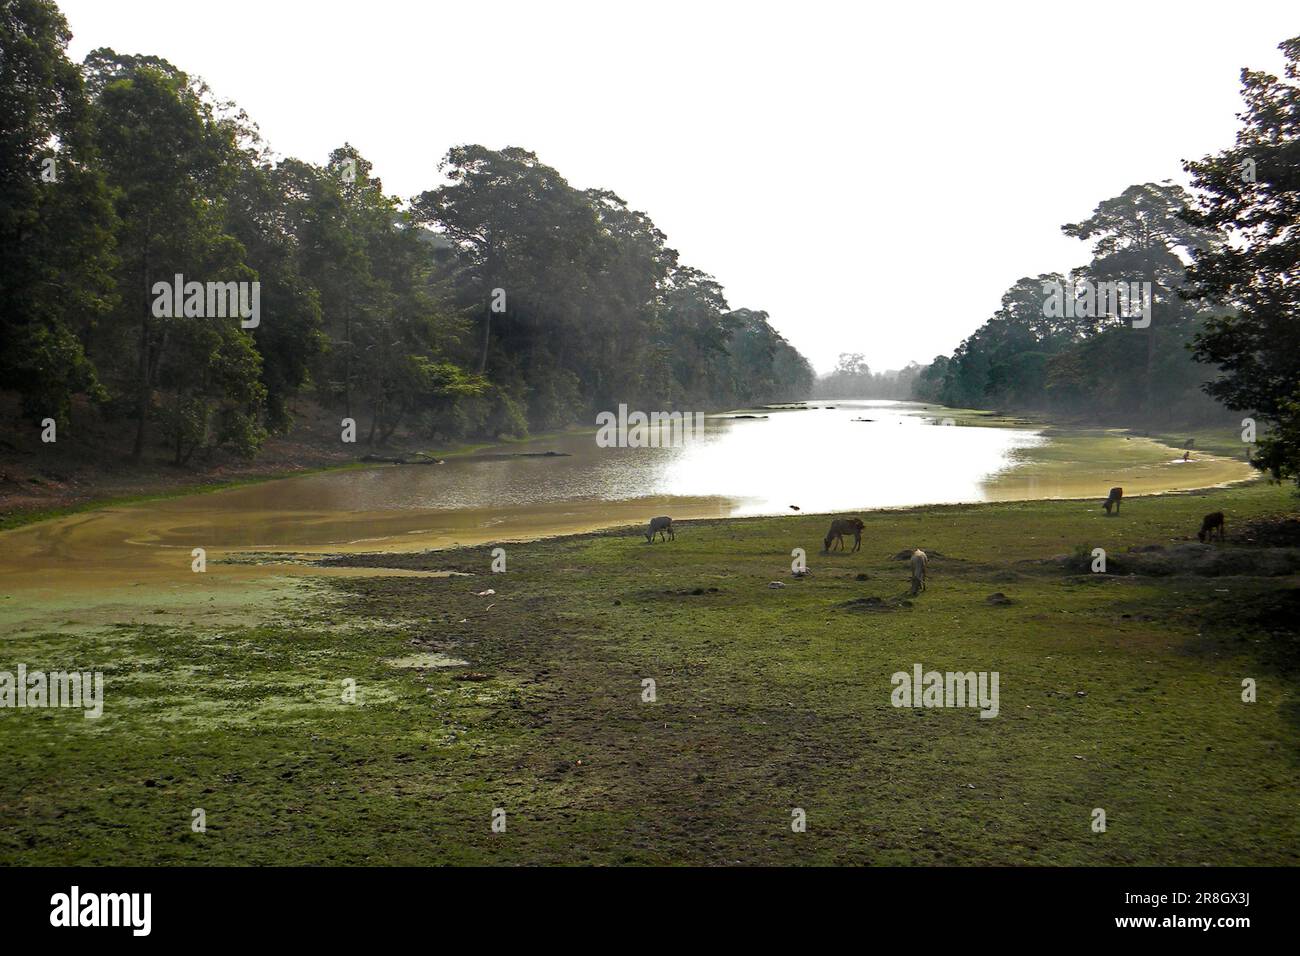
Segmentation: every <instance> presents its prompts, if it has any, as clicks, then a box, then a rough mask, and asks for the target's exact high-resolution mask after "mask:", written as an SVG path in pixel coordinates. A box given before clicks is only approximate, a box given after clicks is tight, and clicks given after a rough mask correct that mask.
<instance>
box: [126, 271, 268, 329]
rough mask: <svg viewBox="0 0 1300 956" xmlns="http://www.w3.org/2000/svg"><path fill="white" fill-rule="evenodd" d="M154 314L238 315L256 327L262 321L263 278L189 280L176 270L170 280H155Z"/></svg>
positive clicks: (244, 325)
mask: <svg viewBox="0 0 1300 956" xmlns="http://www.w3.org/2000/svg"><path fill="white" fill-rule="evenodd" d="M150 291H152V292H153V295H154V300H153V314H154V317H155V318H159V319H176V318H180V317H182V316H184V317H185V318H187V319H225V318H236V317H238V318H239V320H240V321H239V325H240V327H241V328H245V329H255V328H257V326H258V325H259V324H260V323H261V321H262V283H261V282H206V283H205V282H186V281H185V276H184V275H182V274H181V273H179V272H178V273H176V277H175V279H174V280H173V281H171V282H155V283H154V284H153V286H152V288H151V290H150Z"/></svg>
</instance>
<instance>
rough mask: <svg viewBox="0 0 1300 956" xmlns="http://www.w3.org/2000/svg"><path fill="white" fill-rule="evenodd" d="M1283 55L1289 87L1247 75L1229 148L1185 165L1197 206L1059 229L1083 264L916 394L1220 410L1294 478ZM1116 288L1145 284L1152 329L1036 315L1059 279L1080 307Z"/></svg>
mask: <svg viewBox="0 0 1300 956" xmlns="http://www.w3.org/2000/svg"><path fill="white" fill-rule="evenodd" d="M1280 48H1281V50H1282V51H1283V53H1284V55H1285V57H1286V68H1285V71H1284V76H1283V77H1281V78H1279V77H1275V76H1272V75H1270V74H1267V73H1262V72H1256V71H1251V70H1243V71H1242V84H1243V95H1244V98H1245V101H1246V109H1245V111H1244V112H1243V113H1242V114H1241V117H1240V118H1241V120H1242V128H1241V130H1240V132H1239V133H1238V136H1237V144H1236V146H1235V147H1234V148H1232V149H1229V150H1225V151H1223V152H1221V153H1219V154H1217V155H1214V156H1210V157H1207V158H1205V159H1204V160H1201V161H1199V162H1187V163H1185V164H1184V166H1185V168H1186V169H1187V170H1188V171H1189V172H1190V173H1191V175H1192V184H1193V187H1194V189H1195V193H1194V194H1192V195H1189V194H1188V193H1187V192H1185V191H1184V190H1183V189H1181V188H1179V187H1178V186H1174V185H1171V184H1169V183H1161V184H1155V183H1146V184H1142V185H1135V186H1131V187H1129V188H1128V189H1126V190H1125V191H1124V192H1123V193H1122V194H1121V195H1120V196H1117V197H1114V198H1112V199H1108V200H1106V201H1104V202H1102V203H1101V204H1100V205H1098V207H1097V209H1096V210H1095V211H1094V213H1093V215H1092V216H1091V217H1089V218H1088V219H1087V220H1085V221H1083V222H1080V223H1071V224H1067V225H1065V226H1063V227H1062V229H1063V230H1064V232H1065V233H1066V234H1067V235H1070V236H1074V237H1076V238H1078V239H1081V240H1085V241H1091V242H1092V244H1093V246H1092V252H1093V257H1092V259H1091V261H1090V262H1088V263H1087V264H1086V265H1084V266H1082V267H1080V268H1079V269H1077V270H1075V271H1074V272H1073V273H1071V274H1070V275H1065V276H1062V275H1041V276H1036V277H1032V278H1029V277H1026V278H1022V279H1020V280H1019V281H1018V282H1017V283H1016V284H1015V285H1013V286H1012V287H1011V288H1010V289H1009V290H1008V291H1007V293H1006V294H1005V295H1004V296H1003V298H1002V304H1001V308H999V309H998V311H997V312H996V313H994V315H993V316H992V317H991V318H990V319H989V320H988V321H987V322H985V323H984V324H983V325H982V326H981V327H980V328H979V329H978V330H976V332H975V333H974V334H972V335H971V336H970V337H969V338H967V339H966V340H965V341H964V342H962V344H961V345H960V346H959V347H958V348H957V350H956V351H955V352H954V353H953V354H952V355H951V356H939V357H937V358H936V359H935V360H934V361H933V362H932V363H931V364H930V365H928V366H926V367H925V368H924V369H922V370H921V372H920V374H919V375H918V376H917V379H916V383H915V386H914V394H915V396H916V397H918V398H921V399H924V400H927V401H938V402H943V403H945V404H948V405H957V406H975V407H1001V408H1015V409H1023V410H1040V411H1044V412H1048V413H1054V414H1061V413H1065V414H1071V415H1080V416H1087V417H1091V418H1094V419H1098V420H1114V421H1127V422H1130V423H1135V422H1145V423H1149V424H1158V423H1178V424H1183V423H1188V422H1192V421H1197V420H1205V419H1207V418H1210V417H1213V416H1215V415H1217V416H1218V417H1219V419H1220V420H1224V412H1223V408H1224V406H1226V407H1227V408H1228V409H1232V410H1234V411H1236V412H1239V413H1245V414H1246V415H1248V416H1254V417H1256V418H1257V419H1258V425H1259V429H1260V432H1261V434H1263V433H1264V432H1265V431H1267V435H1266V436H1265V437H1262V438H1261V440H1260V442H1259V447H1258V451H1257V454H1256V456H1255V459H1254V460H1255V463H1256V465H1257V466H1258V467H1260V468H1262V469H1267V470H1269V471H1271V472H1272V473H1273V474H1274V475H1275V476H1277V477H1282V476H1292V477H1297V478H1300V313H1298V310H1300V38H1296V39H1292V40H1288V41H1286V42H1285V43H1282V44H1281V45H1280ZM1110 280H1139V281H1142V282H1149V283H1150V284H1151V289H1152V293H1153V294H1152V297H1151V308H1150V314H1149V316H1145V317H1144V318H1149V320H1150V321H1149V324H1147V325H1145V327H1140V326H1141V325H1142V323H1141V322H1140V321H1134V318H1133V317H1132V316H1128V315H1120V314H1117V313H1116V312H1115V311H1114V310H1109V311H1107V310H1106V309H1104V308H1102V309H1097V310H1089V309H1083V310H1071V312H1072V314H1064V313H1062V312H1059V311H1057V310H1053V309H1050V308H1045V304H1046V301H1047V295H1046V293H1045V290H1046V289H1048V288H1051V287H1052V286H1053V285H1054V284H1056V283H1059V284H1060V285H1061V287H1062V288H1065V289H1069V290H1082V291H1081V292H1078V293H1076V294H1079V295H1082V294H1084V293H1086V292H1087V291H1088V290H1090V289H1095V288H1096V287H1097V286H1098V285H1099V284H1101V283H1105V282H1107V281H1110ZM1080 312H1082V313H1085V314H1080ZM1207 366H1213V368H1207ZM1216 399H1217V400H1218V401H1217V402H1216V401H1214V400H1216ZM1219 402H1222V405H1220V404H1219ZM1234 417H1235V418H1240V417H1241V416H1240V415H1238V416H1234Z"/></svg>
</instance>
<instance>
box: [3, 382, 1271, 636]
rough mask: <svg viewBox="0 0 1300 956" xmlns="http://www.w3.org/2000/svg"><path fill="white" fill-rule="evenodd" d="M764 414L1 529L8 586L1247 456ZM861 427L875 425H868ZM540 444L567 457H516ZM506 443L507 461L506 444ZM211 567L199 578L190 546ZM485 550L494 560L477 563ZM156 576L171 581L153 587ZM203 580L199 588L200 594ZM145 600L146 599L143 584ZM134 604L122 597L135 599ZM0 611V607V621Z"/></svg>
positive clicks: (1021, 484) (995, 491) (1180, 482)
mask: <svg viewBox="0 0 1300 956" xmlns="http://www.w3.org/2000/svg"><path fill="white" fill-rule="evenodd" d="M834 404H835V405H836V406H837V407H835V408H824V407H816V408H808V409H802V410H788V411H786V410H773V411H771V412H769V413H767V417H764V418H729V417H715V418H709V419H708V421H707V427H706V429H705V435H704V437H703V439H702V440H699V441H696V442H693V443H691V444H688V445H687V446H685V447H682V448H601V447H598V446H597V444H596V440H595V434H594V432H593V433H587V434H572V435H565V436H562V437H559V438H556V439H545V440H539V441H534V442H529V443H526V444H520V445H512V446H509V448H508V449H506V450H504V451H503V450H500V449H498V450H496V451H495V452H494V453H493V454H492V455H491V456H488V455H479V456H469V457H462V458H452V459H449V460H448V461H447V462H446V463H445V464H442V465H397V466H380V467H376V468H370V469H364V470H354V471H339V472H329V473H322V474H317V475H309V476H304V477H301V478H289V479H284V480H281V481H273V482H266V483H263V484H258V485H249V486H246V487H241V488H234V489H231V490H229V491H223V492H218V493H215V494H200V495H190V496H187V497H183V498H175V499H170V500H165V501H158V502H150V503H146V504H139V505H126V506H120V507H107V508H103V509H99V510H97V511H91V512H87V513H85V514H78V515H72V516H69V517H67V518H62V519H58V520H54V521H46V522H41V523H39V524H35V525H31V526H29V527H26V528H19V529H16V530H14V531H9V532H5V533H4V534H3V535H2V536H0V541H2V545H3V546H0V582H3V588H4V590H5V591H6V592H7V593H8V594H9V595H11V596H12V595H13V594H15V593H17V592H18V591H19V590H25V589H47V590H48V589H54V590H55V591H57V592H58V594H62V595H64V597H63V598H61V597H58V595H57V594H56V596H55V598H53V599H52V600H55V601H56V602H57V601H60V600H64V599H65V598H66V600H67V601H71V602H72V603H73V604H74V605H75V604H76V600H75V599H74V598H73V592H74V591H75V590H77V589H88V590H93V591H97V592H99V591H104V590H106V589H108V588H111V587H119V588H131V587H143V586H145V585H149V588H147V589H146V590H147V592H148V593H149V594H150V595H153V594H156V593H158V592H157V589H158V588H159V587H166V588H170V589H176V590H177V591H178V593H180V592H185V591H189V590H192V589H193V588H195V587H196V586H197V585H198V584H199V580H200V579H201V580H202V581H204V582H206V584H216V583H218V582H220V581H223V580H224V581H229V582H230V583H231V584H237V583H238V582H241V581H248V580H250V579H251V578H253V577H258V576H266V575H270V574H272V573H275V574H292V575H300V574H311V573H313V569H311V568H309V567H305V566H303V565H302V563H299V564H298V565H296V566H294V565H292V564H290V565H284V564H278V565H275V566H274V567H273V568H272V567H266V568H259V567H254V566H251V565H249V564H247V563H244V564H231V563H228V562H225V561H223V556H229V555H230V554H231V553H232V552H241V551H263V552H299V553H312V552H316V553H319V552H330V551H342V550H364V551H380V550H418V549H424V548H441V547H449V546H454V545H477V544H484V543H488V542H497V541H509V540H520V539H525V538H533V537H542V536H546V535H554V534H566V533H575V532H582V531H589V530H594V529H597V528H609V527H617V526H621V525H634V524H635V525H639V524H643V523H644V522H645V521H647V520H648V519H649V518H650V517H651V516H653V515H657V514H670V515H672V516H673V517H674V518H676V519H679V520H685V519H690V518H703V517H729V516H733V515H759V514H793V513H794V512H793V511H792V510H791V507H792V506H794V507H797V508H798V509H799V510H800V511H801V512H803V513H815V512H853V511H859V510H865V509H868V508H882V507H897V506H902V505H915V504H930V503H934V504H939V503H955V502H974V501H987V500H992V499H998V500H1005V499H1024V498H1054V497H1056V498H1064V497H1090V496H1094V495H1095V496H1098V497H1100V496H1103V495H1104V494H1105V493H1106V491H1107V490H1108V489H1109V488H1110V487H1111V486H1112V485H1117V484H1118V485H1123V486H1124V488H1125V492H1126V495H1129V496H1131V495H1134V494H1144V493H1148V494H1149V493H1153V492H1161V491H1167V490H1171V489H1176V488H1194V487H1206V486H1209V485H1214V484H1218V483H1221V482H1226V481H1233V480H1239V479H1241V478H1244V477H1246V476H1247V475H1249V474H1250V473H1251V470H1250V468H1249V466H1247V465H1245V464H1244V463H1242V462H1235V461H1228V460H1226V459H1222V458H1215V457H1214V456H1207V455H1200V456H1197V458H1194V459H1193V460H1192V461H1190V462H1186V463H1184V462H1182V461H1181V460H1179V456H1178V453H1176V452H1175V451H1174V450H1173V449H1170V448H1167V447H1165V446H1163V445H1159V444H1156V443H1154V442H1150V441H1146V440H1142V439H1128V438H1125V437H1123V436H1120V435H1114V434H1106V433H1092V434H1087V435H1083V434H1076V433H1053V435H1052V436H1051V437H1050V438H1048V437H1045V436H1044V434H1043V433H1042V431H1041V430H1038V429H1035V428H1030V427H1024V428H1010V427H975V426H963V425H960V424H959V425H956V426H952V427H949V426H945V425H941V424H939V421H940V420H941V418H940V416H943V415H945V414H950V413H949V412H947V410H944V409H942V408H938V407H933V408H928V409H927V408H926V407H925V406H920V405H916V404H913V403H900V402H836V403H834ZM863 419H870V421H864V420H863ZM545 451H557V452H565V453H567V457H511V455H517V454H520V453H531V454H534V455H536V454H539V453H542V452H545ZM507 453H508V454H507ZM195 547H203V548H205V549H207V551H208V561H209V565H208V573H206V574H202V575H196V574H192V573H191V572H190V560H191V559H190V550H191V549H192V548H195ZM485 560H486V559H485ZM160 582H163V583H160ZM206 584H205V585H204V586H206ZM141 593H145V592H141ZM131 604H132V602H129V601H128V602H127V604H126V605H125V606H130V605H131ZM4 620H5V607H4V606H0V624H2V623H3V622H4Z"/></svg>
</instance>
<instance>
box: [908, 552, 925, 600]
mask: <svg viewBox="0 0 1300 956" xmlns="http://www.w3.org/2000/svg"><path fill="white" fill-rule="evenodd" d="M911 561H912V594H913V595H916V594H919V593H920V592H921V591H924V590H925V569H926V566H927V565H928V564H929V563H930V559H929V557H928V556H927V555H926V553H925V552H924V551H922V550H921V549H920V548H917V549H916V550H915V551H913V552H912V558H911Z"/></svg>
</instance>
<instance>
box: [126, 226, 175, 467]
mask: <svg viewBox="0 0 1300 956" xmlns="http://www.w3.org/2000/svg"><path fill="white" fill-rule="evenodd" d="M148 227H149V223H148V221H147V220H146V222H145V228H146V230H147V229H148ZM146 235H147V232H146ZM140 291H141V294H142V295H143V297H144V302H143V306H144V308H143V310H142V312H141V314H140V364H139V370H138V372H137V374H136V379H137V381H136V387H137V389H138V390H139V394H138V395H137V396H136V400H135V416H136V418H135V444H134V445H133V446H132V448H131V460H132V461H139V460H140V458H141V457H142V456H143V455H144V433H145V419H146V418H148V415H149V312H150V302H149V245H148V243H147V242H146V243H145V248H144V256H143V257H142V260H141V266H140ZM172 306H173V310H174V308H175V303H172Z"/></svg>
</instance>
